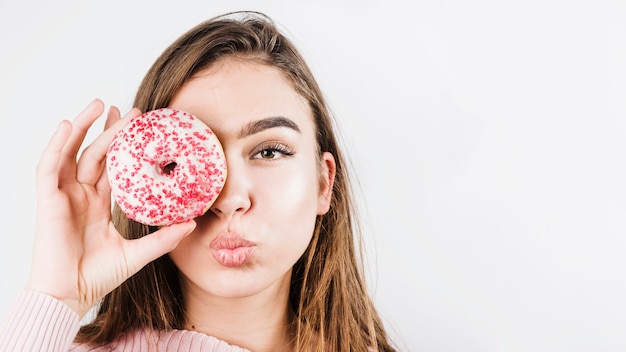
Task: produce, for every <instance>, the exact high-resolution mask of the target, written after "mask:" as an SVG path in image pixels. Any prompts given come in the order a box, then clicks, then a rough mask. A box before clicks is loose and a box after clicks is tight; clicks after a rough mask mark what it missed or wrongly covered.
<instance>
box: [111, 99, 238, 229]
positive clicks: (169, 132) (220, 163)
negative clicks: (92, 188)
mask: <svg viewBox="0 0 626 352" xmlns="http://www.w3.org/2000/svg"><path fill="white" fill-rule="evenodd" d="M106 159H107V160H106V162H107V176H108V178H109V182H110V184H111V194H112V195H113V198H114V199H115V201H116V202H117V204H118V205H119V206H120V208H121V209H122V211H123V212H124V213H125V214H126V216H128V218H130V219H132V220H135V221H137V222H140V223H143V224H146V225H153V226H161V225H169V224H174V223H179V222H185V221H188V220H190V219H192V218H194V217H197V216H200V215H202V214H204V213H205V212H206V211H207V210H208V209H209V207H210V206H211V205H212V204H213V202H214V201H215V199H216V198H217V196H218V195H219V193H220V192H221V190H222V187H223V186H224V182H225V181H226V159H225V158H224V151H223V150H222V146H221V144H220V142H219V140H218V139H217V137H216V136H215V134H214V133H213V131H211V129H209V127H207V126H206V125H205V124H204V123H203V122H202V121H200V120H199V119H198V118H196V117H194V116H193V115H191V114H189V113H186V112H184V111H180V110H174V109H159V110H153V111H148V112H146V113H144V114H143V115H141V116H139V117H136V118H134V119H133V120H131V121H129V122H128V124H127V125H126V126H125V127H124V128H123V129H122V130H120V131H119V132H118V133H117V135H116V136H115V137H114V139H113V141H112V143H111V145H110V147H109V150H108V152H107V155H106Z"/></svg>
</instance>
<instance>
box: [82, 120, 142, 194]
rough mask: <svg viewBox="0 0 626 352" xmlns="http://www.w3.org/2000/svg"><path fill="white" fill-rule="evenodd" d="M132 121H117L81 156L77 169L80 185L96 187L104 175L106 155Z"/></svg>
mask: <svg viewBox="0 0 626 352" xmlns="http://www.w3.org/2000/svg"><path fill="white" fill-rule="evenodd" d="M129 121H130V119H126V118H124V119H117V121H116V122H115V123H114V124H113V125H111V126H109V128H107V129H106V130H105V131H104V132H102V133H101V134H100V135H99V136H98V137H97V138H96V139H95V140H94V141H93V143H91V144H90V145H89V146H88V147H87V148H85V149H84V150H83V152H82V154H81V155H80V159H79V160H78V164H77V169H76V179H77V180H78V182H80V183H84V184H89V185H96V184H97V183H98V182H99V180H100V179H101V177H103V174H104V167H105V159H106V153H107V150H108V149H109V146H110V145H111V142H112V141H113V138H115V135H116V134H117V132H118V131H119V130H121V129H122V128H123V127H124V126H126V124H127V123H128V122H129Z"/></svg>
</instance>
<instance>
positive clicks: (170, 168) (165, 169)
mask: <svg viewBox="0 0 626 352" xmlns="http://www.w3.org/2000/svg"><path fill="white" fill-rule="evenodd" d="M176 166H178V164H176V162H175V161H170V162H167V163H164V164H162V165H161V173H162V174H163V175H167V176H169V175H171V174H172V172H174V169H175V168H176Z"/></svg>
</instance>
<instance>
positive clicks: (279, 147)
mask: <svg viewBox="0 0 626 352" xmlns="http://www.w3.org/2000/svg"><path fill="white" fill-rule="evenodd" d="M264 152H272V153H280V154H282V155H283V156H293V155H294V154H295V153H294V152H293V151H292V150H291V149H290V148H289V147H287V146H286V145H284V144H282V143H279V142H267V143H264V144H262V145H261V146H259V147H258V148H257V149H256V151H255V152H254V153H252V159H263V160H275V159H278V158H280V156H279V157H278V158H277V157H276V155H275V154H273V155H274V157H272V158H264V157H263V156H262V155H261V154H262V153H264Z"/></svg>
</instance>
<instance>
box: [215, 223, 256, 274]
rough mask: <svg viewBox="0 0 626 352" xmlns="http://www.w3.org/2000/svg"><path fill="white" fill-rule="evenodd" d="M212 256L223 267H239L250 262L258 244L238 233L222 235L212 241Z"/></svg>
mask: <svg viewBox="0 0 626 352" xmlns="http://www.w3.org/2000/svg"><path fill="white" fill-rule="evenodd" d="M209 246H210V247H211V254H213V258H215V260H216V261H217V262H218V263H219V264H220V265H222V266H225V267H230V268H234V267H239V266H242V265H244V264H246V263H247V262H248V260H250V258H251V257H252V253H253V252H254V247H255V246H256V244H255V243H254V242H251V241H248V240H246V239H245V238H243V236H241V235H240V234H238V233H232V232H229V233H226V232H224V233H220V234H219V235H218V236H217V237H216V238H214V239H213V240H212V241H211V244H210V245H209Z"/></svg>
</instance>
